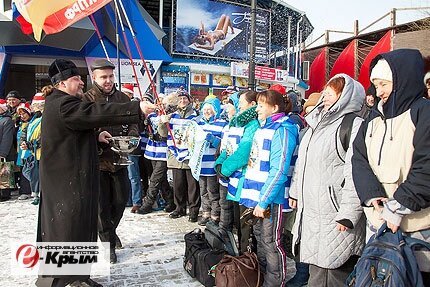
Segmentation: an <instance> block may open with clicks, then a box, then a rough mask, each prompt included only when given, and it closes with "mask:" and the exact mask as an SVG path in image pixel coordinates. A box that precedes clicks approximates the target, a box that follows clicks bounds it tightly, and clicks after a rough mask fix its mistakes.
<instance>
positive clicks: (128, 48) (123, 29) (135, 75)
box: [114, 0, 143, 100]
mask: <svg viewBox="0 0 430 287" xmlns="http://www.w3.org/2000/svg"><path fill="white" fill-rule="evenodd" d="M114 2H115V11H116V13H115V15H118V19H119V23H120V25H121V30H122V35H123V38H124V43H125V47H126V48H127V54H128V58H129V59H130V62H131V68H132V70H133V74H134V77H135V79H136V84H137V90H138V91H139V96H140V100H143V94H142V90H141V89H140V84H139V78H138V77H137V73H136V67H135V66H134V61H133V55H132V54H131V49H130V45H129V44H128V39H127V34H126V33H125V28H124V23H123V22H122V18H121V13H120V12H119V9H118V4H117V0H114ZM118 38H119V37H118Z"/></svg>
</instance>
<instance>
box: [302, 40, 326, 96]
mask: <svg viewBox="0 0 430 287" xmlns="http://www.w3.org/2000/svg"><path fill="white" fill-rule="evenodd" d="M326 49H327V48H326V47H324V48H322V49H321V52H320V53H319V54H318V56H317V57H316V58H315V60H314V61H313V62H312V64H311V67H310V69H309V82H308V85H309V90H307V91H306V98H307V97H308V96H309V95H310V94H312V93H314V92H321V90H322V88H323V87H324V85H325V64H326V58H325V53H326Z"/></svg>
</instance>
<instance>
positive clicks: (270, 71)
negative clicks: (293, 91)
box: [230, 62, 292, 82]
mask: <svg viewBox="0 0 430 287" xmlns="http://www.w3.org/2000/svg"><path fill="white" fill-rule="evenodd" d="M230 72H231V75H232V76H234V77H242V78H248V73H249V71H248V63H244V62H243V63H235V62H232V63H231V70H230ZM291 78H292V77H289V76H288V71H287V70H280V69H274V68H270V67H264V66H255V79H257V80H263V81H271V82H288V81H289V80H291ZM236 81H237V79H236Z"/></svg>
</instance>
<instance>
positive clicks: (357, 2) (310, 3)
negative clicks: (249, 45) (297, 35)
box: [284, 0, 430, 44]
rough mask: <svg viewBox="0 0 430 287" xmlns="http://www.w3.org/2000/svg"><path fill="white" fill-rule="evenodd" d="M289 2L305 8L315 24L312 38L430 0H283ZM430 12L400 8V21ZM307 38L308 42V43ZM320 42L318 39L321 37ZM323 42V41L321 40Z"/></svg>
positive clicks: (333, 37) (362, 24) (383, 24)
mask: <svg viewBox="0 0 430 287" xmlns="http://www.w3.org/2000/svg"><path fill="white" fill-rule="evenodd" d="M284 1H285V2H286V3H288V4H289V5H291V6H293V7H295V8H297V9H299V10H302V11H303V12H305V13H306V15H307V17H308V19H309V20H310V22H311V23H312V25H313V26H314V27H315V29H314V32H313V34H312V35H311V38H312V39H316V38H317V37H318V36H320V35H321V34H323V33H324V32H325V30H343V31H345V30H348V31H353V29H354V20H358V21H359V29H362V28H364V27H366V26H367V25H369V24H370V23H372V22H373V21H375V20H377V19H378V18H379V17H381V16H383V15H384V14H385V13H387V12H389V11H390V10H391V9H392V8H410V7H428V6H430V0H284ZM429 16H430V10H421V11H399V12H398V13H397V20H398V21H397V23H398V24H401V23H406V22H409V21H412V20H416V19H421V18H424V17H429ZM389 24H390V18H389V17H387V18H385V19H384V20H381V22H380V24H379V26H374V27H373V29H369V30H366V31H368V32H370V31H372V30H377V29H380V28H382V27H387V26H389ZM342 37H343V38H346V37H348V36H345V35H341V34H338V35H335V34H330V40H336V39H337V40H338V39H341V38H342ZM309 40H311V39H308V43H309ZM318 42H319V41H318ZM321 44H322V42H321Z"/></svg>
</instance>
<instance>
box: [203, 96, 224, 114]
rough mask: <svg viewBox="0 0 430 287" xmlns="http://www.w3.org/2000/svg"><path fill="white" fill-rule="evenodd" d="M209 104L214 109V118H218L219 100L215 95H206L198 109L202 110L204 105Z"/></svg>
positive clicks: (219, 112) (219, 111)
mask: <svg viewBox="0 0 430 287" xmlns="http://www.w3.org/2000/svg"><path fill="white" fill-rule="evenodd" d="M206 104H209V105H211V106H212V108H213V109H214V111H215V119H217V118H219V115H220V114H221V101H220V100H219V99H218V98H216V97H209V96H208V97H206V99H205V101H204V102H203V103H202V105H201V108H200V110H201V111H202V112H203V107H204V105H206Z"/></svg>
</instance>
